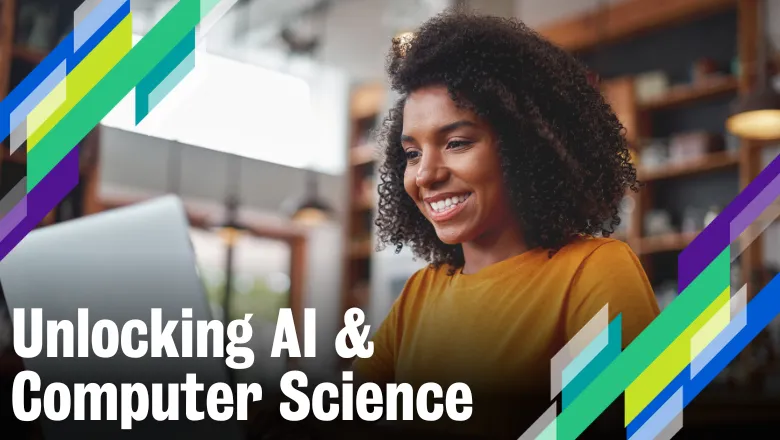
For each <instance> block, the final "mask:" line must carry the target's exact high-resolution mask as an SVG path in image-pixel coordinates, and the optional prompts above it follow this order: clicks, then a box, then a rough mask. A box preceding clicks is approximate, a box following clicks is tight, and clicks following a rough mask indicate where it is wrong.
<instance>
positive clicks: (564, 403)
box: [561, 315, 623, 409]
mask: <svg viewBox="0 0 780 440" xmlns="http://www.w3.org/2000/svg"><path fill="white" fill-rule="evenodd" d="M622 318H623V315H617V316H616V317H615V319H613V320H612V322H610V323H609V327H607V328H606V329H604V332H605V333H606V335H607V345H606V346H605V347H604V348H603V349H602V350H601V351H599V352H598V353H597V354H595V356H593V357H592V359H591V360H590V362H588V363H587V365H585V366H584V367H583V368H582V369H580V370H579V373H577V375H576V376H574V377H573V378H572V379H571V381H569V383H568V384H567V385H566V386H564V388H563V393H562V395H561V407H562V408H563V409H566V408H567V407H568V406H569V404H571V402H573V401H574V400H575V399H576V398H577V396H579V395H580V393H582V390H584V389H585V388H586V387H587V386H588V385H590V383H591V382H593V379H595V378H596V377H598V375H599V374H601V372H602V371H604V369H605V368H607V366H608V365H609V364H610V363H611V362H612V361H614V360H615V358H617V357H618V355H619V354H620V347H621V344H622V333H623V332H622V329H621V325H622V323H623V319H622ZM595 342H596V341H594V342H592V343H591V345H593V344H594V343H595ZM589 348H590V347H589ZM583 354H585V353H584V352H583ZM580 356H582V355H580ZM575 361H576V359H575ZM564 371H565V370H564Z"/></svg>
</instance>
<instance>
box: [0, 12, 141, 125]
mask: <svg viewBox="0 0 780 440" xmlns="http://www.w3.org/2000/svg"><path fill="white" fill-rule="evenodd" d="M129 13H130V3H129V2H128V3H126V4H125V5H124V6H122V8H121V9H120V10H119V11H118V12H117V13H116V14H114V16H113V17H111V20H110V21H109V22H107V23H106V24H105V25H104V26H103V27H102V28H100V30H99V31H98V32H97V33H96V34H95V35H93V36H92V38H90V39H89V41H88V42H87V44H85V45H83V46H82V47H81V49H80V50H79V51H78V52H76V53H75V54H74V53H73V34H72V33H70V34H68V36H67V37H65V39H64V40H63V41H62V42H61V43H60V44H58V45H57V47H55V48H54V49H53V50H52V51H51V52H50V53H49V55H48V56H47V57H46V58H45V59H44V60H43V61H42V62H41V63H40V64H38V66H37V67H36V68H35V69H33V71H32V72H31V73H30V74H29V75H27V77H26V78H25V79H24V80H22V82H21V83H19V85H18V86H16V88H14V89H13V90H11V93H9V94H8V96H7V97H6V98H5V99H4V100H2V102H0V138H3V139H4V138H6V137H7V136H8V134H9V133H10V132H11V131H12V127H10V125H9V119H10V114H11V112H12V111H13V110H15V109H16V108H17V107H19V105H21V103H22V102H23V101H24V100H25V99H26V98H27V97H28V96H29V95H30V94H31V93H33V91H34V90H35V88H36V87H38V86H39V85H40V84H41V83H42V82H43V81H44V80H45V79H46V78H47V77H48V76H49V75H50V74H51V73H52V72H53V71H54V70H55V69H57V68H58V66H59V65H60V64H61V63H62V62H65V64H66V68H67V72H66V73H68V72H71V71H72V70H73V69H74V68H75V67H76V66H78V65H79V64H80V63H81V61H82V60H83V59H84V57H85V56H86V55H87V54H88V53H89V52H91V51H92V49H94V48H95V46H97V44H98V43H99V42H100V41H102V40H103V39H104V38H105V37H106V35H108V34H109V32H110V31H111V30H113V29H114V28H115V27H116V26H117V25H118V24H119V22H121V21H122V19H123V18H124V17H126V16H127V15H128V14H129ZM57 83H58V82H57ZM57 83H54V84H53V85H52V88H54V86H55V85H56V84H57ZM47 93H48V92H47ZM44 96H45V94H44ZM41 99H43V97H41ZM36 105H38V102H35V104H34V105H32V106H31V107H30V108H29V109H28V110H27V111H23V112H22V115H23V117H22V119H24V118H25V117H26V115H27V114H28V113H29V112H30V111H32V109H33V108H34V107H35V106H36Z"/></svg>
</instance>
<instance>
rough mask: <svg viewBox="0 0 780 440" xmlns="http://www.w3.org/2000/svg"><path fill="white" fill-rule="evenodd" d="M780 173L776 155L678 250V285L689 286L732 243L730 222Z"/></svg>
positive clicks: (779, 161) (681, 286)
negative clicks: (681, 249)
mask: <svg viewBox="0 0 780 440" xmlns="http://www.w3.org/2000/svg"><path fill="white" fill-rule="evenodd" d="M778 174H780V156H778V157H776V158H775V159H774V160H773V161H772V162H771V163H770V164H769V165H768V166H767V167H766V168H764V170H763V171H762V172H761V173H759V175H758V176H757V177H756V178H755V179H754V180H753V181H752V182H750V184H749V185H747V187H745V189H744V190H743V191H742V192H741V193H739V194H738V195H737V197H736V198H734V200H733V201H732V202H731V203H729V204H728V206H726V208H725V209H724V210H723V212H721V213H720V215H718V216H717V217H716V218H715V220H714V221H713V222H712V223H710V224H709V226H707V227H706V228H705V229H704V230H703V231H702V232H701V233H700V234H699V235H698V236H697V237H696V239H695V240H693V242H691V244H690V245H689V246H688V247H687V248H685V249H684V250H683V251H682V252H680V256H679V257H678V259H677V266H678V277H679V280H678V288H679V289H680V291H684V290H685V289H687V287H688V285H689V284H690V283H691V282H692V281H693V280H694V279H695V278H696V276H697V275H698V274H699V273H701V272H702V271H703V270H704V268H705V267H707V265H708V264H710V261H712V260H713V259H714V258H716V256H717V255H719V254H720V253H721V252H722V251H723V249H726V247H727V246H729V244H730V243H731V240H730V235H731V234H730V224H731V222H732V221H733V220H734V218H736V217H737V216H738V215H739V213H741V212H742V211H743V210H744V209H745V207H746V206H747V205H748V204H750V202H751V201H752V200H753V199H755V198H756V196H757V195H758V194H759V193H760V192H761V191H762V190H763V189H764V188H766V187H767V186H768V185H769V184H770V183H771V182H772V181H773V180H774V179H775V177H777V175H778Z"/></svg>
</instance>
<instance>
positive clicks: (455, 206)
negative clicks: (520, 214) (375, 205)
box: [401, 87, 514, 244]
mask: <svg viewBox="0 0 780 440" xmlns="http://www.w3.org/2000/svg"><path fill="white" fill-rule="evenodd" d="M401 144H402V146H403V149H404V151H405V153H406V161H407V164H406V172H405V174H404V187H405V189H406V192H407V193H408V194H409V196H410V197H411V198H412V200H414V201H415V203H416V204H417V207H418V208H419V209H420V211H421V212H422V213H423V215H425V217H426V218H427V219H428V220H429V221H430V222H431V223H432V224H433V226H434V228H435V229H436V234H437V235H438V236H439V239H440V240H441V241H443V242H444V243H447V244H459V243H466V242H470V241H474V240H478V239H479V238H480V237H481V236H483V235H485V234H487V233H490V232H497V231H496V230H497V229H500V228H503V227H508V226H509V225H511V224H513V223H514V221H513V220H512V219H513V218H514V217H513V214H512V210H511V209H510V205H509V203H508V197H507V196H506V191H505V189H504V182H503V176H502V170H501V162H500V159H499V155H498V142H497V138H496V135H495V133H494V132H493V130H492V129H491V128H490V127H489V126H488V125H487V124H486V123H485V122H483V121H481V120H480V119H479V118H478V117H477V116H476V115H474V114H473V113H471V112H470V111H467V110H465V109H461V108H458V107H457V106H456V105H455V103H454V102H453V101H452V99H450V97H449V94H448V93H447V89H446V88H444V87H428V88H424V89H420V90H418V91H416V92H414V93H412V94H410V95H409V97H408V98H407V101H406V106H405V108H404V114H403V134H402V137H401Z"/></svg>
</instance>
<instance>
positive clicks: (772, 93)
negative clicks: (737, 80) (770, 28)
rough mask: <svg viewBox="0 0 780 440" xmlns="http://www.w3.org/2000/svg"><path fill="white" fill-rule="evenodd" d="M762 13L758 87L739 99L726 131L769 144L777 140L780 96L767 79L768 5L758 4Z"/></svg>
mask: <svg viewBox="0 0 780 440" xmlns="http://www.w3.org/2000/svg"><path fill="white" fill-rule="evenodd" d="M761 8H762V11H761V13H760V14H759V15H758V16H759V17H760V20H759V27H760V32H759V39H758V60H757V61H758V62H757V74H758V75H757V87H756V88H755V90H753V91H752V92H751V93H750V94H748V95H747V96H744V97H742V98H741V99H739V100H738V101H737V102H736V103H735V104H734V107H733V111H732V114H731V116H730V117H729V118H728V120H727V121H726V128H727V129H728V131H729V132H731V133H732V134H734V135H735V136H738V137H741V138H745V139H751V140H759V141H768V140H775V139H780V94H778V92H777V91H776V90H775V89H774V87H773V86H772V84H771V83H770V81H769V80H768V78H767V72H766V71H767V68H766V67H767V56H768V54H767V52H768V50H767V44H766V40H767V38H768V35H767V33H766V32H765V26H766V18H765V17H767V15H766V14H767V13H768V11H767V2H766V0H763V1H762V2H761Z"/></svg>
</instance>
